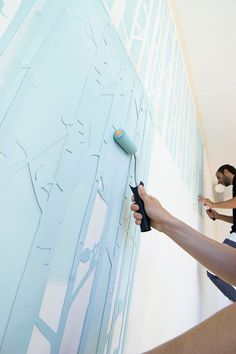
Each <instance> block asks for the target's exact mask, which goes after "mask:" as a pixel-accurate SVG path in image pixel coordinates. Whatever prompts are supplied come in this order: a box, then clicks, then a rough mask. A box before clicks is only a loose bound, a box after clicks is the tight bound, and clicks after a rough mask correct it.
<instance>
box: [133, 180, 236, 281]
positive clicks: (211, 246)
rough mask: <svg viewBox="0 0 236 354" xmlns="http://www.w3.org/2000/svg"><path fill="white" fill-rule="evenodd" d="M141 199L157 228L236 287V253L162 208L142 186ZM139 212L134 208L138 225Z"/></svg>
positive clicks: (136, 207)
mask: <svg viewBox="0 0 236 354" xmlns="http://www.w3.org/2000/svg"><path fill="white" fill-rule="evenodd" d="M139 195H140V197H141V198H142V199H143V201H144V205H145V210H146V213H147V214H148V216H149V217H150V219H151V226H152V227H153V228H155V229H156V230H159V231H161V232H163V233H165V234H166V235H168V236H169V237H170V238H171V239H172V240H173V241H174V242H176V243H177V244H178V245H179V246H180V247H181V248H183V249H184V250H185V251H186V252H188V253H189V254H190V255H191V256H193V257H194V258H195V259H196V260H197V261H199V262H200V263H201V264H202V265H203V266H204V267H206V268H207V269H209V270H210V271H211V272H213V273H215V274H217V275H218V276H219V277H221V278H223V279H224V280H225V281H226V282H228V283H231V284H233V285H236V272H235V269H236V249H234V248H232V247H229V246H227V245H224V244H221V243H219V242H216V241H214V240H212V239H210V238H208V237H206V236H204V235H203V234H201V233H200V232H198V231H196V230H194V229H193V228H191V227H190V226H189V225H187V224H185V223H184V222H182V221H180V220H178V219H177V218H175V217H174V216H173V215H171V214H170V213H168V211H167V210H165V209H164V208H163V207H162V206H161V204H160V203H159V201H158V200H157V199H155V198H154V197H152V196H149V195H148V194H147V193H146V191H145V189H144V188H143V187H142V186H140V187H139ZM138 209H139V207H138V205H137V204H135V203H134V204H132V205H131V210H133V211H134V218H135V219H136V220H135V222H136V224H137V225H139V224H140V223H141V219H142V215H141V214H140V213H138Z"/></svg>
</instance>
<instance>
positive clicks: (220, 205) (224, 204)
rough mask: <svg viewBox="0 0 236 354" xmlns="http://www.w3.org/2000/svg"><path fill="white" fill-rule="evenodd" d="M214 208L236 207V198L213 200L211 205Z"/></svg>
mask: <svg viewBox="0 0 236 354" xmlns="http://www.w3.org/2000/svg"><path fill="white" fill-rule="evenodd" d="M211 208H214V209H218V208H219V209H234V208H236V198H232V199H229V200H225V201H223V202H214V203H212V205H211Z"/></svg>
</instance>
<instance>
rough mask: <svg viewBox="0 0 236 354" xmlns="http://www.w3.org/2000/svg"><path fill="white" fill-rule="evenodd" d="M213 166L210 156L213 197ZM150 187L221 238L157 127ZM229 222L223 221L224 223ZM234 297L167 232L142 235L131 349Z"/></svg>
mask: <svg viewBox="0 0 236 354" xmlns="http://www.w3.org/2000/svg"><path fill="white" fill-rule="evenodd" d="M212 181H213V179H212V172H211V171H210V168H209V165H208V162H207V159H206V156H205V159H204V195H207V196H208V197H209V198H212V199H213V193H212ZM147 190H148V192H149V193H150V194H152V195H154V196H156V197H157V198H158V199H159V200H160V201H161V203H162V204H163V206H165V207H166V208H167V209H168V210H169V211H170V212H171V213H172V214H174V215H175V216H176V217H178V218H180V219H181V220H183V221H184V222H186V223H187V224H189V225H191V226H192V227H194V228H196V229H198V230H199V231H202V232H203V233H204V234H205V235H207V236H209V237H211V238H213V239H217V238H218V233H219V229H220V224H218V223H217V222H212V221H211V220H210V219H209V218H208V217H207V215H206V213H205V207H204V208H203V212H202V218H201V216H200V214H199V213H198V208H197V201H194V202H193V201H192V200H191V197H190V195H189V192H188V191H187V190H186V187H185V185H184V183H183V181H182V179H181V175H180V171H179V170H178V169H177V168H176V167H175V164H174V163H173V161H172V159H171V156H170V155H169V153H168V151H167V149H166V147H165V144H164V143H163V141H162V139H161V137H160V135H159V134H158V132H157V131H156V132H155V137H154V145H153V151H152V156H151V168H150V173H149V180H148V184H147ZM222 227H223V226H222ZM228 304H229V301H228V300H227V299H226V298H225V297H224V296H223V295H222V294H221V293H220V292H219V290H218V289H217V288H216V287H215V286H214V285H213V284H212V283H211V282H210V280H209V279H208V278H207V276H206V269H205V268H203V267H202V266H201V265H200V264H199V263H197V262H196V261H195V260H194V259H193V258H192V257H191V256H189V255H188V254H187V253H186V252H185V251H183V250H182V249H180V248H179V247H178V246H177V245H175V244H174V242H173V241H172V240H170V239H168V238H167V237H166V236H165V235H164V234H161V233H159V232H157V231H155V230H152V231H151V232H150V233H146V234H141V235H140V248H139V254H138V260H137V269H136V276H135V280H134V287H133V296H132V302H131V310H130V318H129V327H128V333H127V345H126V353H127V354H137V353H141V352H144V351H146V350H148V349H151V348H153V347H155V346H157V345H159V344H161V343H163V342H165V341H166V340H169V339H171V338H173V337H175V336H177V335H179V334H181V333H183V332H184V331H185V330H187V329H189V328H191V327H192V326H194V325H196V324H198V323H199V322H201V321H202V320H204V319H205V318H207V317H209V316H211V315H212V314H214V313H215V312H217V311H218V310H220V309H221V308H223V307H224V306H226V305H228Z"/></svg>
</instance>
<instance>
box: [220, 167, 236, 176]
mask: <svg viewBox="0 0 236 354" xmlns="http://www.w3.org/2000/svg"><path fill="white" fill-rule="evenodd" d="M224 170H228V171H229V172H231V173H232V174H233V175H236V169H235V168H234V166H231V165H222V166H220V167H219V168H218V170H217V172H220V173H223V174H224Z"/></svg>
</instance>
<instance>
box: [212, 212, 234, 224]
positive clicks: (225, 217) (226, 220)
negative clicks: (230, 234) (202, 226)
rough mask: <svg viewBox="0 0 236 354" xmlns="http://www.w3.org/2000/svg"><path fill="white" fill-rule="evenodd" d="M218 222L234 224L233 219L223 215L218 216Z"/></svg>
mask: <svg viewBox="0 0 236 354" xmlns="http://www.w3.org/2000/svg"><path fill="white" fill-rule="evenodd" d="M216 220H221V221H225V222H229V223H230V224H233V217H232V216H229V215H222V214H217V218H216Z"/></svg>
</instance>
